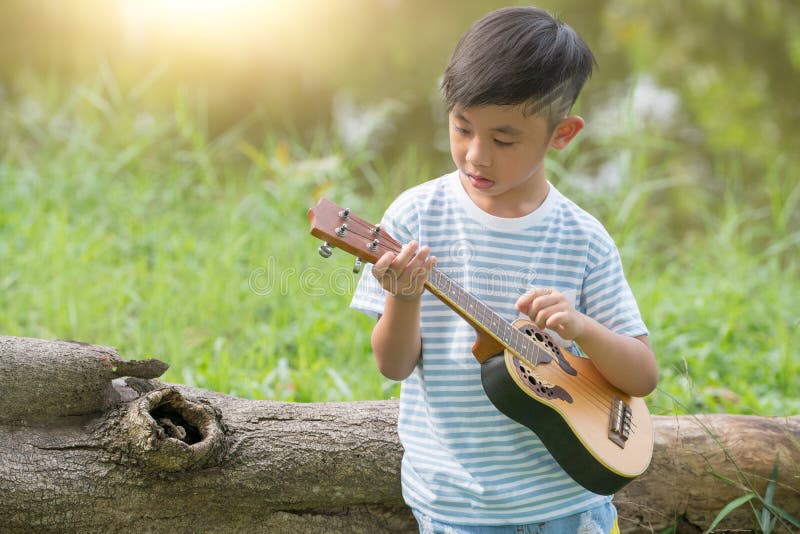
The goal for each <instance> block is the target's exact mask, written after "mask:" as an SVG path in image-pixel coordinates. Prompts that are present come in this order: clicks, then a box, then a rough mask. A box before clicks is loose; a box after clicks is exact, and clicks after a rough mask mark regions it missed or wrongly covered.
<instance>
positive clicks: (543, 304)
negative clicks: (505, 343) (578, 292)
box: [516, 287, 584, 341]
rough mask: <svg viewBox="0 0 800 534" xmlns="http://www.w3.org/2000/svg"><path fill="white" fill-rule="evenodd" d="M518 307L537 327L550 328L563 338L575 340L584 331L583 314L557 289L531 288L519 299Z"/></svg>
mask: <svg viewBox="0 0 800 534" xmlns="http://www.w3.org/2000/svg"><path fill="white" fill-rule="evenodd" d="M516 307H517V310H519V311H520V312H521V313H524V314H525V315H527V316H528V317H530V318H531V321H533V324H535V325H536V326H537V327H539V328H541V329H545V328H549V329H550V330H552V331H554V332H555V333H556V334H558V335H559V336H561V337H562V338H563V339H566V340H570V341H574V340H576V339H577V338H579V337H580V336H581V334H582V333H583V327H584V322H583V319H584V316H583V314H582V313H581V312H579V311H578V310H576V309H575V307H574V306H573V305H572V302H570V301H569V300H568V299H567V297H565V296H564V295H563V294H562V293H560V292H559V291H557V290H555V289H552V288H549V287H539V288H535V289H531V290H530V291H528V292H526V293H525V294H524V295H522V296H521V297H520V298H519V299H517V304H516Z"/></svg>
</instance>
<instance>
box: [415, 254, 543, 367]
mask: <svg viewBox="0 0 800 534" xmlns="http://www.w3.org/2000/svg"><path fill="white" fill-rule="evenodd" d="M428 282H429V283H430V284H432V285H433V286H434V288H435V289H436V290H437V291H439V292H440V293H441V294H442V295H444V296H445V297H447V299H448V300H449V301H451V302H453V303H454V304H455V305H456V306H457V307H458V308H460V309H461V310H463V311H464V312H465V313H466V314H467V315H468V316H469V317H470V318H472V319H473V320H474V321H475V322H476V323H477V324H478V325H480V326H482V327H483V328H484V329H485V330H486V331H487V332H489V333H491V334H493V335H494V336H495V337H496V338H497V339H498V340H499V341H500V342H501V343H502V344H504V345H505V346H506V347H509V348H511V349H512V350H514V351H515V352H517V353H519V354H523V353H525V352H527V351H528V350H529V345H532V343H531V341H530V339H528V338H527V336H525V335H524V334H523V335H521V337H520V332H519V330H517V329H516V328H514V327H513V326H512V325H511V324H510V323H509V322H508V321H506V320H505V319H503V317H502V316H500V315H499V314H498V313H497V312H495V311H494V310H493V309H491V308H490V307H489V306H487V305H486V304H484V303H483V302H481V301H480V300H478V299H477V298H475V297H474V296H473V295H471V294H470V293H469V292H468V291H467V290H466V289H464V288H463V287H461V286H460V285H458V283H457V282H456V281H455V280H453V279H452V278H450V277H449V276H447V275H446V274H445V273H444V272H442V271H441V270H439V269H437V268H434V269H433V270H432V271H431V273H430V275H429V276H428Z"/></svg>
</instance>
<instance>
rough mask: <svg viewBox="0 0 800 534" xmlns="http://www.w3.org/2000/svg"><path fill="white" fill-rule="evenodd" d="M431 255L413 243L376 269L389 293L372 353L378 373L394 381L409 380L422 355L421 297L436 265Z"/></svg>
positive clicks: (383, 259)
mask: <svg viewBox="0 0 800 534" xmlns="http://www.w3.org/2000/svg"><path fill="white" fill-rule="evenodd" d="M429 252H430V249H429V248H428V247H422V248H421V249H420V248H419V245H418V244H417V243H416V242H415V241H412V242H411V243H409V244H408V245H405V246H404V247H403V249H402V250H401V251H400V253H399V254H394V253H392V252H387V253H386V254H384V255H383V256H381V258H380V259H379V260H378V261H377V262H376V263H375V265H373V267H372V275H373V276H374V277H375V278H376V279H377V280H378V281H379V282H380V284H381V286H382V287H383V288H384V289H385V290H386V291H387V292H388V294H387V295H386V304H385V306H384V311H383V314H382V315H381V316H380V317H379V318H378V323H377V324H376V325H375V328H373V330H372V339H371V341H372V352H373V353H374V354H375V361H376V363H377V365H378V370H379V371H380V372H381V374H382V375H383V376H385V377H386V378H389V379H392V380H398V381H399V380H404V379H405V378H407V377H408V376H409V375H410V374H411V372H412V371H413V370H414V367H415V366H416V365H417V362H418V361H419V357H420V354H421V353H422V337H421V334H420V324H419V321H420V309H421V297H422V293H423V291H424V290H425V281H426V280H427V278H428V273H430V270H431V269H432V268H433V265H434V263H435V262H436V259H435V258H433V257H428V254H429Z"/></svg>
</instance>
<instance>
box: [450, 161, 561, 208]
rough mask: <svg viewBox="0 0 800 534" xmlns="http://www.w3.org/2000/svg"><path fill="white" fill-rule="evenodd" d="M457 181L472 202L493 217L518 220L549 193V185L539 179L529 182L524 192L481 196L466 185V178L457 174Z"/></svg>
mask: <svg viewBox="0 0 800 534" xmlns="http://www.w3.org/2000/svg"><path fill="white" fill-rule="evenodd" d="M458 174H459V180H460V181H461V185H462V187H463V188H464V191H465V192H466V193H467V195H468V196H469V197H470V199H472V202H473V203H474V204H475V205H476V206H478V207H479V208H480V209H481V210H483V211H485V212H486V213H488V214H489V215H492V216H494V217H500V218H503V219H518V218H520V217H525V216H526V215H530V214H531V213H533V212H534V211H536V210H537V209H538V208H539V206H541V205H542V203H543V202H544V201H545V199H546V198H547V195H548V193H549V192H550V183H549V182H548V181H547V180H546V179H545V178H544V176H542V177H541V179H539V180H530V181H529V182H528V184H527V187H525V188H524V190H520V189H514V190H511V191H507V192H505V193H503V194H500V195H482V194H480V193H478V192H476V191H474V190H473V189H472V188H471V187H469V185H468V184H467V183H466V180H467V178H466V177H465V176H464V174H463V173H461V172H459V173H458Z"/></svg>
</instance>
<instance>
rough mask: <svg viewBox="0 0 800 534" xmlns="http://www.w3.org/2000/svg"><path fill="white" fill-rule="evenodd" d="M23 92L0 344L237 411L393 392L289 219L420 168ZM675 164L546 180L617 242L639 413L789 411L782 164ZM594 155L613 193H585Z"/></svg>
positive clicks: (790, 301)
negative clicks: (643, 397)
mask: <svg viewBox="0 0 800 534" xmlns="http://www.w3.org/2000/svg"><path fill="white" fill-rule="evenodd" d="M32 95H33V96H29V97H26V98H15V99H13V100H12V101H7V102H5V104H4V105H3V106H2V108H0V146H3V147H4V150H3V151H2V155H0V158H1V159H0V333H2V334H4V335H20V336H36V337H43V338H67V339H79V340H84V341H90V342H94V343H100V344H108V345H113V346H116V347H118V348H119V349H120V351H121V353H122V354H123V356H125V357H128V358H145V357H157V358H160V359H162V360H164V361H167V362H168V363H169V364H170V365H171V368H170V370H169V371H168V373H167V375H166V377H165V378H166V379H167V380H169V381H175V382H182V383H187V384H191V385H197V386H200V387H204V388H208V389H213V390H217V391H223V392H228V393H232V394H236V395H240V396H246V397H253V398H271V399H281V400H298V401H326V400H351V399H376V398H386V397H389V396H393V395H396V394H397V392H398V389H397V384H395V383H392V382H389V381H387V380H385V379H383V378H382V377H381V376H380V375H379V374H378V372H377V371H376V370H375V366H374V364H373V361H372V357H371V355H370V353H369V334H370V330H371V326H372V320H371V319H369V318H366V317H364V316H362V315H361V314H359V313H356V312H352V311H350V310H348V308H347V305H348V302H349V298H350V294H351V293H352V289H353V287H354V284H355V281H356V277H355V276H354V275H353V274H352V273H351V272H350V266H351V263H352V262H351V260H350V259H349V258H346V257H345V255H344V254H339V255H335V256H334V258H333V259H331V260H328V261H327V262H326V261H323V260H322V259H321V258H320V257H319V256H318V255H317V253H316V247H317V245H318V242H317V241H316V240H315V239H314V238H312V237H310V236H309V235H308V224H307V221H306V217H305V212H306V210H307V208H308V207H309V206H311V205H312V204H313V203H314V202H315V200H316V199H317V198H318V197H319V196H320V195H322V194H325V195H327V196H330V197H332V198H334V199H337V200H340V201H342V202H347V203H348V204H349V206H350V207H352V208H353V209H355V210H358V211H359V213H361V214H363V215H364V216H365V218H371V219H377V218H378V217H379V216H380V213H381V212H382V210H383V208H384V207H385V206H386V204H387V203H388V201H389V199H390V198H391V197H393V196H394V194H396V193H397V191H399V190H400V189H402V188H403V187H406V186H407V185H410V184H413V183H417V182H419V181H422V180H423V179H426V178H428V177H430V174H431V172H434V171H430V170H429V169H428V168H427V167H426V165H424V164H423V163H421V162H420V161H418V159H417V157H416V155H415V153H414V152H413V151H409V152H408V154H407V156H406V157H405V158H401V159H400V160H398V161H396V162H393V164H392V165H391V166H388V165H385V164H382V163H381V162H380V161H379V160H377V159H376V157H375V156H374V154H372V153H370V152H369V151H368V150H366V149H362V150H359V151H353V150H347V149H346V148H344V146H343V145H342V144H341V143H339V142H338V141H337V140H336V139H335V138H333V139H332V138H331V137H330V136H327V135H324V134H320V135H318V136H317V137H316V138H315V139H314V140H312V141H303V142H301V141H299V140H297V139H289V138H281V137H280V136H278V135H274V136H270V137H268V138H267V139H266V140H265V141H263V143H255V144H253V143H248V142H246V141H244V140H243V139H244V138H243V137H242V136H241V135H240V134H241V132H240V131H239V130H237V129H236V128H234V129H233V130H231V131H229V132H228V133H226V134H225V135H222V136H220V137H218V138H214V139H209V138H208V136H207V134H206V128H205V126H204V121H203V116H202V113H198V112H196V111H195V110H191V109H190V106H188V105H187V104H186V103H185V102H184V100H182V99H181V98H179V97H176V100H175V106H174V108H173V109H172V110H170V111H169V112H164V113H145V112H140V111H138V110H139V109H141V106H140V105H139V102H137V100H136V97H135V96H130V95H127V96H126V95H123V94H121V93H120V91H118V90H117V89H115V87H114V85H113V84H110V83H106V82H104V81H103V80H102V79H100V80H98V81H96V82H94V83H89V84H86V85H83V86H81V87H78V88H76V89H74V90H65V88H63V87H59V86H57V85H52V86H48V85H41V86H38V87H37V88H36V90H35V91H33V92H32ZM684 156H685V154H684V153H683V151H682V149H681V147H679V146H675V145H672V144H670V143H668V142H666V141H664V140H663V139H659V138H658V137H657V136H650V137H648V136H644V137H643V136H641V135H640V134H636V133H633V134H630V133H629V134H628V135H627V136H622V137H620V138H618V139H614V140H611V141H609V142H608V143H606V145H605V146H604V147H603V148H594V147H593V145H592V144H591V137H589V141H587V142H585V143H584V144H583V145H582V146H579V147H576V149H573V150H571V151H569V152H567V153H564V154H560V155H558V157H557V158H556V159H554V160H552V161H551V162H550V163H549V172H550V176H551V177H552V179H553V180H554V181H555V182H556V183H557V184H558V186H559V188H560V189H562V190H563V191H565V192H566V193H567V194H568V195H571V196H573V197H574V198H575V199H576V200H577V201H578V202H579V203H581V204H582V205H584V207H586V208H587V209H589V210H590V211H592V212H593V213H595V214H596V215H598V217H599V218H600V219H601V220H602V221H603V222H604V223H605V224H606V225H607V227H608V228H609V231H610V232H611V233H612V235H614V236H615V238H616V239H617V241H618V243H619V245H620V248H621V252H622V254H623V259H624V262H625V266H626V272H627V274H628V277H629V280H630V282H631V285H632V287H633V289H634V292H635V293H636V295H637V297H638V299H639V303H640V307H641V309H642V313H643V314H644V316H645V319H646V321H647V323H648V325H649V327H650V329H651V338H652V343H653V346H654V348H655V350H656V353H657V355H658V357H659V360H660V363H661V369H662V379H661V384H660V387H659V392H658V393H656V394H655V395H654V396H653V398H652V401H651V403H650V404H651V406H652V408H653V411H654V412H657V413H671V412H673V411H676V410H677V411H728V412H734V413H760V414H791V413H800V393H798V392H799V391H800V388H799V387H798V376H800V359H798V358H797V357H796V355H797V352H798V351H797V349H796V347H797V346H798V343H800V323H799V321H800V306H798V304H797V303H798V302H800V284H798V273H799V271H800V265H799V264H798V262H800V259H799V257H800V255H798V254H797V250H798V245H799V244H800V230H799V229H798V217H797V212H798V211H800V210H798V207H799V206H798V204H800V188H799V187H798V186H797V185H796V184H795V183H793V182H792V181H791V180H790V179H789V176H790V175H791V174H792V173H791V172H790V169H788V168H786V164H785V163H783V162H781V160H779V159H778V160H776V161H775V162H774V163H773V164H772V166H771V167H770V168H769V169H767V171H766V172H765V174H764V175H762V176H759V177H757V178H758V179H757V181H756V182H755V183H753V182H751V180H750V177H749V176H745V173H744V172H743V171H741V170H737V169H736V167H735V165H729V166H728V165H727V164H726V166H725V167H722V166H719V165H714V164H711V163H708V162H706V163H705V167H704V168H703V172H702V173H699V172H698V171H697V168H696V163H697V160H690V159H687V158H685V157H684ZM611 158H614V159H615V161H617V162H618V170H619V175H620V176H621V177H622V178H621V182H618V183H615V184H611V185H606V186H605V187H602V188H599V189H598V188H597V187H589V186H590V185H591V184H592V183H596V180H595V181H594V182H591V181H590V180H589V179H588V178H587V177H586V176H587V175H589V174H591V172H590V169H595V168H597V164H598V162H601V161H604V160H605V159H611ZM701 174H702V176H712V177H713V178H714V179H713V180H710V181H705V180H701V179H700V178H699V176H700V175H701ZM378 177H380V178H378Z"/></svg>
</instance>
